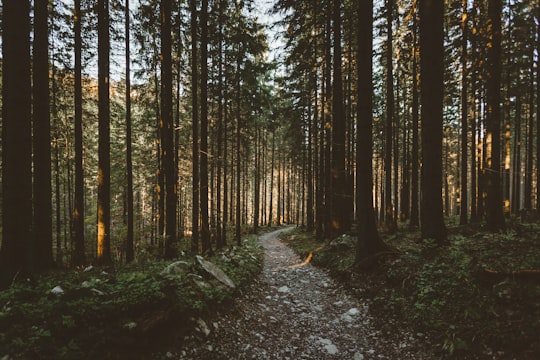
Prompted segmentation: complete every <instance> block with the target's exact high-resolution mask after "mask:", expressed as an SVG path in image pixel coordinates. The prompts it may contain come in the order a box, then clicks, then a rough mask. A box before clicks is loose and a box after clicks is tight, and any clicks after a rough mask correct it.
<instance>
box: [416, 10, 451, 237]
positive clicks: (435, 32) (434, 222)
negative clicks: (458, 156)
mask: <svg viewBox="0 0 540 360" xmlns="http://www.w3.org/2000/svg"><path fill="white" fill-rule="evenodd" d="M443 14H444V1H443V0H423V1H420V77H421V94H422V99H421V101H422V174H421V176H422V199H421V206H422V211H421V212H422V221H421V231H422V237H423V238H424V239H429V238H431V239H435V240H437V241H438V242H439V243H444V242H445V241H446V228H445V225H444V219H443V208H442V196H441V194H442V191H441V190H442V189H441V185H442V184H441V181H442V135H443V134H442V124H443V114H442V109H443V87H444V81H443V74H444V64H443V57H444V49H443V40H444V34H443Z"/></svg>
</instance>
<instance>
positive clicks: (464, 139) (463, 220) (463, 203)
mask: <svg viewBox="0 0 540 360" xmlns="http://www.w3.org/2000/svg"><path fill="white" fill-rule="evenodd" d="M467 2H468V1H467V0H462V6H463V13H462V16H461V33H462V35H461V36H462V39H461V180H460V182H461V184H460V185H461V188H460V189H459V195H460V196H459V201H460V213H459V224H460V225H465V224H467V222H468V220H467V203H468V196H467V192H468V189H467V159H468V154H467V147H468V144H469V142H468V136H467V135H468V131H469V124H468V121H467V116H468V108H467V102H468V101H469V98H468V94H467V79H468V77H469V71H468V68H467V38H468V36H467V35H468V33H469V29H468V26H467V21H468V18H467V16H468V14H467Z"/></svg>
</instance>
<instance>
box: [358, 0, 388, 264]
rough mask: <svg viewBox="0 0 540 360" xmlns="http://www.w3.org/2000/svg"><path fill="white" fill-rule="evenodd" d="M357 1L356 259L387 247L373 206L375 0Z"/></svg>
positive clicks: (359, 261)
mask: <svg viewBox="0 0 540 360" xmlns="http://www.w3.org/2000/svg"><path fill="white" fill-rule="evenodd" d="M357 4H358V17H359V21H358V39H357V41H358V48H357V61H358V62H357V64H358V65H357V66H358V69H357V70H358V86H357V89H358V99H359V100H358V104H357V132H356V136H357V141H356V146H357V148H356V164H357V167H356V208H357V211H358V216H357V221H358V245H357V248H356V262H357V264H360V263H361V261H362V259H365V258H366V257H367V256H369V255H371V254H374V253H377V252H379V251H381V250H385V249H386V245H385V244H384V243H383V242H382V240H381V238H380V236H379V233H378V231H377V223H376V221H375V212H374V210H373V166H372V164H373V163H372V161H373V129H372V128H373V79H372V76H373V75H372V73H373V70H372V69H373V58H372V56H365V54H371V53H372V52H373V1H372V0H366V1H359V2H357Z"/></svg>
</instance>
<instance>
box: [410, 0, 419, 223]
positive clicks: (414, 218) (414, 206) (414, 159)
mask: <svg viewBox="0 0 540 360" xmlns="http://www.w3.org/2000/svg"><path fill="white" fill-rule="evenodd" d="M417 1H418V0H413V11H412V16H413V30H412V36H413V44H412V104H411V110H412V144H411V183H412V186H411V220H410V222H409V224H410V226H411V227H417V226H418V225H420V217H419V211H418V210H419V209H418V204H419V201H418V195H419V188H418V186H419V182H418V173H419V169H420V164H419V159H418V155H419V152H420V150H419V147H418V123H419V121H418V112H419V111H418V85H419V81H418V41H417V35H418V20H417V19H418V16H417V11H418V10H417Z"/></svg>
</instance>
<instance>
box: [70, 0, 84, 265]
mask: <svg viewBox="0 0 540 360" xmlns="http://www.w3.org/2000/svg"><path fill="white" fill-rule="evenodd" d="M73 18H74V19H73V20H74V35H75V47H74V49H75V89H74V90H75V99H74V100H75V201H74V209H73V235H74V246H75V248H74V251H73V258H72V262H73V265H75V266H78V265H83V264H84V262H85V251H84V250H85V249H84V216H85V215H84V213H85V211H84V210H85V209H84V168H83V130H82V83H81V55H82V54H81V52H82V41H81V2H80V0H75V9H74V14H73Z"/></svg>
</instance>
